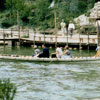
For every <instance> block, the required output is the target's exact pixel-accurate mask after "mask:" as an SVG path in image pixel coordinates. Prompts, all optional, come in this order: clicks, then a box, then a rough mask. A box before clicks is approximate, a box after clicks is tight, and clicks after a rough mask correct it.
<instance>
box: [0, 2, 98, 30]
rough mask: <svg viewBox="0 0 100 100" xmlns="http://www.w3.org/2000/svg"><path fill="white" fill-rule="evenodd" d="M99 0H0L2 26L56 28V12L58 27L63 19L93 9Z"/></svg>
mask: <svg viewBox="0 0 100 100" xmlns="http://www.w3.org/2000/svg"><path fill="white" fill-rule="evenodd" d="M97 1H99V0H0V27H3V28H4V27H5V28H8V27H11V26H13V25H20V26H28V27H32V28H39V29H42V30H43V29H47V28H54V19H55V17H54V15H55V13H56V20H57V27H58V28H59V27H60V26H59V24H60V22H61V19H65V22H66V23H67V25H68V22H69V20H73V18H76V17H78V16H79V15H81V14H83V13H85V14H87V13H86V12H87V11H88V10H89V9H91V8H92V7H93V6H94V4H95V2H97Z"/></svg>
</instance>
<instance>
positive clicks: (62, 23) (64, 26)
mask: <svg viewBox="0 0 100 100" xmlns="http://www.w3.org/2000/svg"><path fill="white" fill-rule="evenodd" d="M60 26H61V32H62V35H63V36H64V35H65V34H66V32H67V31H66V23H65V22H64V19H62V22H61V24H60Z"/></svg>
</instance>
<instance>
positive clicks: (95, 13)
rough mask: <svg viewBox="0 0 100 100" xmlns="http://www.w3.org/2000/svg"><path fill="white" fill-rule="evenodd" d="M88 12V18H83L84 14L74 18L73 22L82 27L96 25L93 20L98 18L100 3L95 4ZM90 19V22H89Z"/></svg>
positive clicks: (99, 15)
mask: <svg viewBox="0 0 100 100" xmlns="http://www.w3.org/2000/svg"><path fill="white" fill-rule="evenodd" d="M88 12H90V15H89V17H87V16H85V14H83V15H81V16H79V17H78V18H75V19H74V21H75V22H76V23H77V25H80V26H84V25H94V26H95V25H96V23H95V19H96V18H100V1H98V2H97V3H95V5H94V7H93V8H92V9H91V10H90V11H88ZM91 19H92V20H91Z"/></svg>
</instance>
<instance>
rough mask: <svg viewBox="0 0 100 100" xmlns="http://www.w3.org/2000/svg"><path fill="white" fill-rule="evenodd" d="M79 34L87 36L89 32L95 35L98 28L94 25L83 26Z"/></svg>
mask: <svg viewBox="0 0 100 100" xmlns="http://www.w3.org/2000/svg"><path fill="white" fill-rule="evenodd" d="M79 32H80V33H81V34H87V32H89V34H95V33H96V27H95V26H93V25H85V26H83V27H81V28H80V29H79Z"/></svg>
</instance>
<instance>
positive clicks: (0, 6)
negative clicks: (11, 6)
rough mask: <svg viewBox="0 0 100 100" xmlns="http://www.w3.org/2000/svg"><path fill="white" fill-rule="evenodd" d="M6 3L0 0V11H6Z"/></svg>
mask: <svg viewBox="0 0 100 100" xmlns="http://www.w3.org/2000/svg"><path fill="white" fill-rule="evenodd" d="M5 1H6V0H0V11H2V10H4V9H5Z"/></svg>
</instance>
